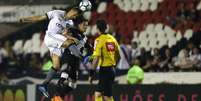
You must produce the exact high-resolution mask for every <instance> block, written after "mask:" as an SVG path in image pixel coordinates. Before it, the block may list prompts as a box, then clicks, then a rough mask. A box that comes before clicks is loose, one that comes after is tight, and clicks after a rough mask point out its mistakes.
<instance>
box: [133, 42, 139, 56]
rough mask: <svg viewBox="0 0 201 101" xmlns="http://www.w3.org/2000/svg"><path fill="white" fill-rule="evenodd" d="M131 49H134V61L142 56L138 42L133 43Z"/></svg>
mask: <svg viewBox="0 0 201 101" xmlns="http://www.w3.org/2000/svg"><path fill="white" fill-rule="evenodd" d="M131 47H132V50H131V57H132V59H135V58H137V57H138V56H140V49H139V48H138V45H137V42H132V43H131Z"/></svg>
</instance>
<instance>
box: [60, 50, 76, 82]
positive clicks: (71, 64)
mask: <svg viewBox="0 0 201 101" xmlns="http://www.w3.org/2000/svg"><path fill="white" fill-rule="evenodd" d="M62 62H63V63H67V64H68V65H67V68H66V69H65V70H64V72H66V73H68V75H69V77H70V78H71V79H72V80H75V81H76V80H77V78H78V70H79V67H80V59H79V58H77V57H76V56H74V55H71V54H64V56H63V58H62Z"/></svg>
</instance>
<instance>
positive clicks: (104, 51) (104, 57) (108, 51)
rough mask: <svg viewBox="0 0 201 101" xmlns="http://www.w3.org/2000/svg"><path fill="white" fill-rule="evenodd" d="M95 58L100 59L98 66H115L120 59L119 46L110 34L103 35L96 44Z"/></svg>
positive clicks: (97, 39)
mask: <svg viewBox="0 0 201 101" xmlns="http://www.w3.org/2000/svg"><path fill="white" fill-rule="evenodd" d="M93 57H99V63H98V66H100V67H108V66H115V65H116V62H117V59H118V57H119V44H118V42H117V41H116V39H115V38H114V37H113V36H112V35H110V34H101V35H100V36H99V37H98V38H96V40H95V42H94V52H93Z"/></svg>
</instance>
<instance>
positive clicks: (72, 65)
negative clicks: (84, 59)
mask: <svg viewBox="0 0 201 101" xmlns="http://www.w3.org/2000/svg"><path fill="white" fill-rule="evenodd" d="M64 59H66V62H67V63H68V66H67V68H66V69H65V70H64V71H62V73H61V78H60V79H59V81H58V86H59V88H61V89H62V88H66V89H65V92H63V93H65V94H67V93H68V92H70V91H72V90H73V89H75V88H76V81H77V78H78V72H77V70H78V68H79V65H80V62H79V61H80V60H79V58H77V57H75V56H73V55H67V56H64ZM66 80H67V81H68V82H67V83H65V84H64V81H66ZM58 90H59V89H58Z"/></svg>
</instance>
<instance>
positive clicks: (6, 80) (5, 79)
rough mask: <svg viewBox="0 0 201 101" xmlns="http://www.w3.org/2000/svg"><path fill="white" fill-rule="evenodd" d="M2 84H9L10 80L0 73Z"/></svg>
mask: <svg viewBox="0 0 201 101" xmlns="http://www.w3.org/2000/svg"><path fill="white" fill-rule="evenodd" d="M0 84H9V81H8V78H7V77H6V75H5V74H4V73H0Z"/></svg>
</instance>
